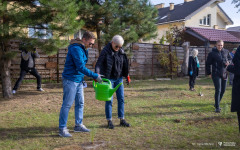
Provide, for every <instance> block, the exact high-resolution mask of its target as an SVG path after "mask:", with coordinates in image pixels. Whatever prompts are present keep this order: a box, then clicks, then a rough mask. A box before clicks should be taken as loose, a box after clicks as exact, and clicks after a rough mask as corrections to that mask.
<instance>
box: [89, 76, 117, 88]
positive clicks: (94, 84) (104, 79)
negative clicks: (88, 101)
mask: <svg viewBox="0 0 240 150" xmlns="http://www.w3.org/2000/svg"><path fill="white" fill-rule="evenodd" d="M102 80H103V81H107V82H108V84H110V85H111V84H112V83H111V81H110V80H108V79H106V78H102ZM96 82H97V80H96V79H93V87H96Z"/></svg>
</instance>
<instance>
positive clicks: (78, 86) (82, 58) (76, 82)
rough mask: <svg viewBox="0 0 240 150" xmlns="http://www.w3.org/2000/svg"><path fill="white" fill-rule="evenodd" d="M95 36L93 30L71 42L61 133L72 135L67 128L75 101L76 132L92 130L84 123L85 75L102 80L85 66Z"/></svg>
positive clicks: (65, 68)
mask: <svg viewBox="0 0 240 150" xmlns="http://www.w3.org/2000/svg"><path fill="white" fill-rule="evenodd" d="M95 39H96V38H95V36H94V35H93V33H91V32H85V33H84V34H83V37H82V40H80V39H76V40H72V41H71V42H70V45H69V47H68V53H67V57H66V62H65V66H64V70H63V73H62V76H63V103H62V107H61V111H60V115H59V135H60V136H62V137H71V136H72V135H71V134H70V133H69V131H68V129H67V120H68V113H69V110H70V108H71V106H72V104H73V102H74V101H75V127H74V132H90V130H89V129H87V128H86V127H85V126H84V125H83V109H84V93H83V92H84V91H83V82H84V79H83V77H84V75H87V76H89V77H92V78H93V79H96V80H97V81H98V82H102V79H101V77H100V75H98V74H97V73H94V72H92V71H91V70H89V69H87V68H86V67H85V65H86V63H87V61H88V50H87V49H88V48H89V47H91V46H93V45H94V42H95Z"/></svg>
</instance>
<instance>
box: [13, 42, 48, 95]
mask: <svg viewBox="0 0 240 150" xmlns="http://www.w3.org/2000/svg"><path fill="white" fill-rule="evenodd" d="M19 50H21V51H22V52H21V64H20V68H21V71H20V77H19V78H18V80H17V82H16V83H15V85H14V87H13V90H12V93H13V94H16V92H17V90H18V88H19V86H20V84H21V83H22V80H23V79H24V77H25V75H26V74H27V73H28V72H29V73H30V74H31V75H33V76H34V77H36V78H37V90H38V91H44V90H43V89H42V87H41V76H40V74H39V73H38V71H37V69H36V68H35V58H40V55H39V54H38V52H37V50H36V48H34V47H33V46H32V44H31V43H20V45H19Z"/></svg>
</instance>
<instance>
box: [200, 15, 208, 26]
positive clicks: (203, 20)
mask: <svg viewBox="0 0 240 150" xmlns="http://www.w3.org/2000/svg"><path fill="white" fill-rule="evenodd" d="M199 24H200V25H207V26H210V25H211V14H208V15H207V16H204V17H203V19H200V20H199Z"/></svg>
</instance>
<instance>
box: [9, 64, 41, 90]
mask: <svg viewBox="0 0 240 150" xmlns="http://www.w3.org/2000/svg"><path fill="white" fill-rule="evenodd" d="M28 72H29V73H30V74H31V75H33V76H34V77H36V78H37V89H40V88H41V76H40V75H39V73H38V72H37V70H36V69H35V68H31V69H29V70H24V69H21V72H20V77H19V78H18V80H17V82H16V83H15V86H14V88H13V90H17V89H18V87H19V86H20V84H21V83H22V80H23V78H24V76H25V75H26V74H27V73H28Z"/></svg>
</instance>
